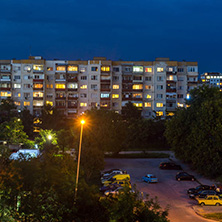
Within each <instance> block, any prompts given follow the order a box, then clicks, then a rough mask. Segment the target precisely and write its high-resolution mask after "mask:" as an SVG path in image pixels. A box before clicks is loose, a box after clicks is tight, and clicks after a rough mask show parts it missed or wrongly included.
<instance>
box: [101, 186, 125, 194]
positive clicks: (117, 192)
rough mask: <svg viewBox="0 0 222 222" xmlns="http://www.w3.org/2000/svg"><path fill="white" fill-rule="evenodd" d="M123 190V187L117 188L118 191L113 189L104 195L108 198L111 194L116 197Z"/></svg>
mask: <svg viewBox="0 0 222 222" xmlns="http://www.w3.org/2000/svg"><path fill="white" fill-rule="evenodd" d="M121 190H123V187H117V188H116V189H111V190H107V191H105V192H104V194H105V195H106V196H108V195H109V194H113V195H116V194H119V191H121Z"/></svg>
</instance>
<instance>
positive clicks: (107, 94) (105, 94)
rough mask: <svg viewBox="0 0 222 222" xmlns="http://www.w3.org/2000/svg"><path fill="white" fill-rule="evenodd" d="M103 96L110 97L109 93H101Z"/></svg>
mask: <svg viewBox="0 0 222 222" xmlns="http://www.w3.org/2000/svg"><path fill="white" fill-rule="evenodd" d="M101 98H109V93H101Z"/></svg>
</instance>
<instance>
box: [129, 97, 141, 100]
mask: <svg viewBox="0 0 222 222" xmlns="http://www.w3.org/2000/svg"><path fill="white" fill-rule="evenodd" d="M132 100H133V101H143V98H135V97H133V98H132Z"/></svg>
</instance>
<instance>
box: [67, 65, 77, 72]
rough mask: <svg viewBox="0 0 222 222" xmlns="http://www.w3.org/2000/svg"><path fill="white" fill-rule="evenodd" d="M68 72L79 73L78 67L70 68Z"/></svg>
mask: <svg viewBox="0 0 222 222" xmlns="http://www.w3.org/2000/svg"><path fill="white" fill-rule="evenodd" d="M68 71H69V72H77V71H78V66H68Z"/></svg>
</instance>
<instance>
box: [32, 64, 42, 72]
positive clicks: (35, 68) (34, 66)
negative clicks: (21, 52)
mask: <svg viewBox="0 0 222 222" xmlns="http://www.w3.org/2000/svg"><path fill="white" fill-rule="evenodd" d="M33 70H35V71H43V65H33Z"/></svg>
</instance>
